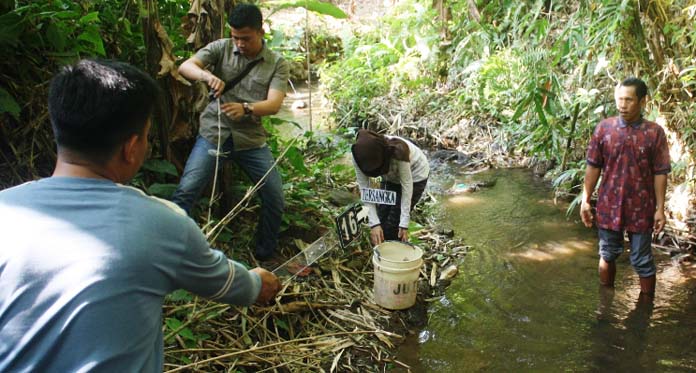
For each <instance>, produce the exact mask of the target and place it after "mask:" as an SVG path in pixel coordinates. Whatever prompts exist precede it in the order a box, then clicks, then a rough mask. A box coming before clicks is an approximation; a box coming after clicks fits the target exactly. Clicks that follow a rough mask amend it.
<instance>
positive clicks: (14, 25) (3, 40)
mask: <svg viewBox="0 0 696 373" xmlns="http://www.w3.org/2000/svg"><path fill="white" fill-rule="evenodd" d="M23 29H24V20H23V19H22V17H20V16H19V15H18V14H16V13H12V12H10V13H5V14H3V15H1V16H0V46H3V45H11V46H16V45H18V44H19V37H20V35H21V34H22V31H23Z"/></svg>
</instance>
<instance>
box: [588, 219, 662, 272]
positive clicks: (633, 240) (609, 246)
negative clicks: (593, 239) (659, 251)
mask: <svg viewBox="0 0 696 373" xmlns="http://www.w3.org/2000/svg"><path fill="white" fill-rule="evenodd" d="M627 233H628V240H629V242H630V245H631V256H630V258H631V265H632V266H633V269H634V270H635V271H636V273H637V274H638V277H650V276H652V275H654V274H655V272H657V268H656V267H655V260H654V258H653V255H652V250H651V249H652V244H651V243H652V230H651V231H650V232H645V233H633V232H627ZM623 251H624V233H623V232H617V231H612V230H608V229H602V228H599V255H600V256H601V257H602V259H604V261H606V262H613V261H614V260H616V258H618V257H619V255H621V253H623Z"/></svg>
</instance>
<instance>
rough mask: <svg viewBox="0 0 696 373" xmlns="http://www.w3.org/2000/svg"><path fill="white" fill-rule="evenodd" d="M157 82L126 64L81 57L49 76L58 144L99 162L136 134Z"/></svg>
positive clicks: (156, 90)
mask: <svg viewBox="0 0 696 373" xmlns="http://www.w3.org/2000/svg"><path fill="white" fill-rule="evenodd" d="M159 91H160V90H159V87H158V86H157V83H155V81H154V80H153V79H152V78H151V77H150V76H149V75H147V74H146V73H144V72H143V71H141V70H139V69H138V68H136V67H134V66H131V65H129V64H127V63H123V62H118V61H111V60H80V61H78V62H77V63H75V64H74V65H70V66H65V67H63V68H62V69H61V70H60V72H59V73H58V74H56V76H55V77H54V78H53V80H52V81H51V86H50V88H49V91H48V111H49V114H50V116H51V126H52V127H53V133H54V134H55V137H56V143H57V144H58V147H59V148H61V147H63V148H66V149H69V150H71V151H73V152H76V153H77V154H79V155H80V156H83V157H85V158H86V159H88V160H90V161H94V162H96V163H99V164H104V163H105V162H106V161H108V160H109V159H110V158H111V157H112V156H113V155H114V153H115V152H116V151H117V149H118V147H119V146H120V145H121V144H123V143H124V142H125V141H126V140H127V139H128V138H129V137H131V136H132V135H134V134H141V133H143V131H144V130H145V124H146V123H147V120H148V118H150V116H151V115H152V112H153V110H154V108H155V105H156V103H157V99H158V97H159V93H160V92H159Z"/></svg>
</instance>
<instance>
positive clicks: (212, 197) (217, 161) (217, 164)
mask: <svg viewBox="0 0 696 373" xmlns="http://www.w3.org/2000/svg"><path fill="white" fill-rule="evenodd" d="M220 116H221V113H220V97H219V96H218V98H217V130H218V135H217V150H216V151H215V173H214V174H213V190H212V191H211V192H210V200H209V201H208V220H207V221H208V224H210V217H211V215H212V211H213V201H214V200H215V187H216V185H217V178H218V168H219V167H220V145H221V143H222V125H221V118H220Z"/></svg>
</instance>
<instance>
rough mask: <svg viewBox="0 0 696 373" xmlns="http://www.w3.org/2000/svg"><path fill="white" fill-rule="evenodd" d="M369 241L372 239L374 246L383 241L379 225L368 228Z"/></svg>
mask: <svg viewBox="0 0 696 373" xmlns="http://www.w3.org/2000/svg"><path fill="white" fill-rule="evenodd" d="M370 241H372V244H373V245H375V246H377V245H379V244H381V243H382V242H384V231H383V230H382V226H381V225H375V226H374V227H372V229H370Z"/></svg>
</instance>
